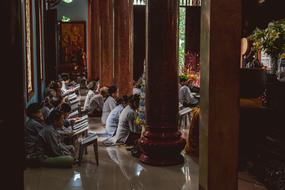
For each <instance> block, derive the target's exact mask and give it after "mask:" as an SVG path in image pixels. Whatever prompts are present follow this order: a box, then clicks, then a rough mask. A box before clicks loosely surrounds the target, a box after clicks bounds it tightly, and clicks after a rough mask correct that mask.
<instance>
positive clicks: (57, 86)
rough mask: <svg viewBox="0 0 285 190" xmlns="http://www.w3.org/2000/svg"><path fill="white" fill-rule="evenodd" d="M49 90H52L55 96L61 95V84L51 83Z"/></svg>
mask: <svg viewBox="0 0 285 190" xmlns="http://www.w3.org/2000/svg"><path fill="white" fill-rule="evenodd" d="M49 88H50V89H52V90H54V91H55V92H56V95H57V96H60V95H61V82H56V81H52V82H51V83H50V85H49Z"/></svg>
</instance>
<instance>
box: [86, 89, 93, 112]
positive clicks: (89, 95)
mask: <svg viewBox="0 0 285 190" xmlns="http://www.w3.org/2000/svg"><path fill="white" fill-rule="evenodd" d="M94 96H95V93H94V92H93V90H89V91H88V93H87V95H86V98H85V102H84V106H83V110H84V111H85V110H88V109H89V106H90V100H91V98H92V97H94Z"/></svg>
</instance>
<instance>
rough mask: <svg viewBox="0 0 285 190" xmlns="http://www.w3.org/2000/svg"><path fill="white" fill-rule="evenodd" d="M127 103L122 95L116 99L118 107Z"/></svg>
mask: <svg viewBox="0 0 285 190" xmlns="http://www.w3.org/2000/svg"><path fill="white" fill-rule="evenodd" d="M128 101H129V100H128V96H127V95H124V96H123V97H121V98H118V99H117V105H120V104H123V103H125V104H127V103H128Z"/></svg>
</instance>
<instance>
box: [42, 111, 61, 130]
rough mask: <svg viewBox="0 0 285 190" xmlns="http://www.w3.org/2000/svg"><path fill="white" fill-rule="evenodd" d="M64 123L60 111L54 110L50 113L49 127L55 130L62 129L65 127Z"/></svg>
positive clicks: (47, 121)
mask: <svg viewBox="0 0 285 190" xmlns="http://www.w3.org/2000/svg"><path fill="white" fill-rule="evenodd" d="M63 121H64V116H63V113H62V112H61V111H60V110H59V109H53V110H52V111H51V112H50V114H49V116H48V118H47V120H46V123H47V124H48V125H52V126H54V127H55V128H60V127H62V126H63Z"/></svg>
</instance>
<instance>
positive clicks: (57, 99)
mask: <svg viewBox="0 0 285 190" xmlns="http://www.w3.org/2000/svg"><path fill="white" fill-rule="evenodd" d="M50 104H51V105H52V107H54V108H57V107H59V106H60V105H61V104H62V97H61V96H53V97H52V98H51V99H50Z"/></svg>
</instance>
